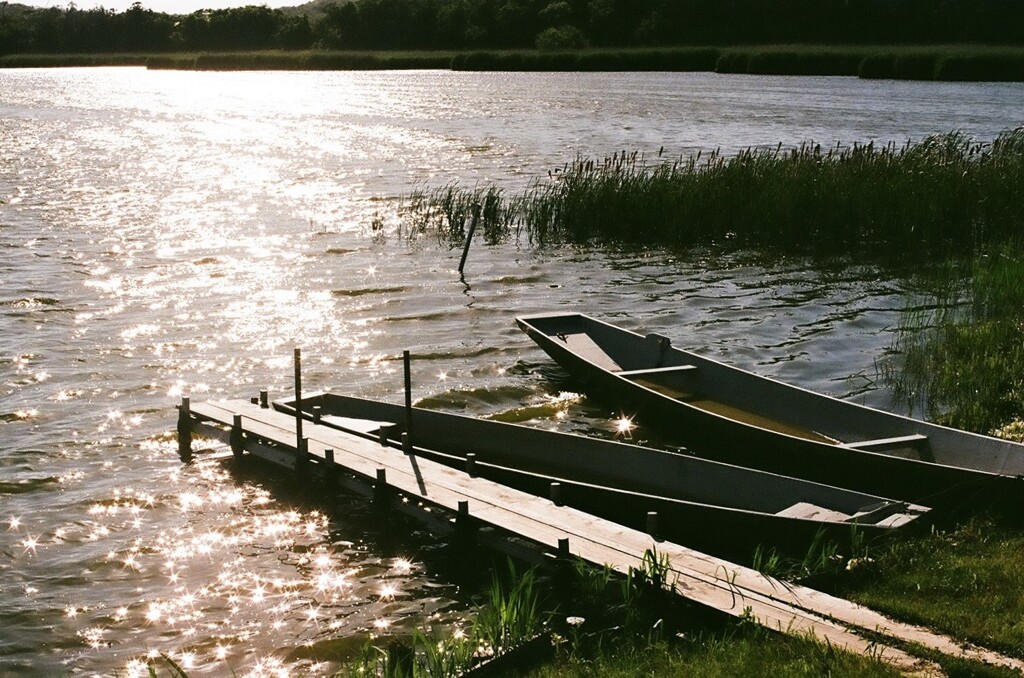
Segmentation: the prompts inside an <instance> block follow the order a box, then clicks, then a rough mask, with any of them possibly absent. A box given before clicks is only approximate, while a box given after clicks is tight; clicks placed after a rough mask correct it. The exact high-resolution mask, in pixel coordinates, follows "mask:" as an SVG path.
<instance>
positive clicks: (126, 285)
mask: <svg viewBox="0 0 1024 678" xmlns="http://www.w3.org/2000/svg"><path fill="white" fill-rule="evenodd" d="M1021 101H1024V86H1022V85H1019V84H1014V85H1010V84H946V83H896V82H871V81H861V80H857V79H851V78H793V77H791V78H764V77H746V76H719V75H714V74H505V73H502V74H488V73H448V72H400V73H376V72H375V73H185V72H181V73H179V72H165V71H159V72H147V71H145V70H142V69H80V70H74V69H67V70H64V69H61V70H24V71H0V675H4V676H8V675H11V676H20V675H24V676H30V675H55V674H60V673H67V674H69V675H118V676H124V675H144V673H145V672H144V666H145V664H144V663H145V661H146V660H147V658H153V657H156V656H158V655H159V654H160V653H165V654H167V655H168V656H170V657H172V658H174V659H175V660H176V661H178V662H179V663H181V664H182V665H184V666H185V667H187V668H188V669H189V672H190V674H191V675H199V676H201V675H218V676H219V675H230V674H231V672H232V671H234V672H236V673H237V675H240V676H245V675H276V674H277V673H279V672H285V673H287V672H292V673H294V672H302V673H304V675H309V676H316V675H323V674H325V673H329V672H330V671H331V670H332V669H334V668H336V666H335V665H331V664H328V663H323V662H317V661H316V658H317V657H318V653H317V652H316V651H315V650H316V649H317V648H320V647H322V646H324V645H327V644H330V643H331V642H332V641H333V640H334V639H338V638H341V639H348V640H350V641H351V643H350V644H351V645H353V646H358V645H359V644H361V643H362V642H363V640H364V639H365V638H367V637H369V636H370V635H372V634H378V635H379V634H389V633H403V632H408V631H409V630H410V629H412V628H416V627H424V626H437V627H439V628H441V629H447V630H451V629H452V628H453V627H454V626H457V625H458V624H459V623H460V619H461V617H462V614H463V611H464V610H465V609H466V607H467V604H468V602H469V601H468V600H467V599H466V596H465V594H464V593H460V591H459V589H458V587H457V585H456V584H455V583H453V582H451V581H448V580H446V579H445V578H444V576H442V575H439V574H438V573H437V572H436V571H435V570H434V569H433V568H431V567H428V565H427V563H428V562H430V561H431V555H430V554H431V553H432V552H433V551H436V550H437V547H436V545H435V544H434V540H433V539H432V537H431V536H430V535H428V534H424V533H420V532H417V531H416V530H410V529H407V528H403V529H402V530H400V531H399V534H398V535H397V537H396V535H395V534H392V533H390V531H389V529H388V528H387V527H385V526H382V525H380V524H378V522H377V521H375V520H372V519H371V518H370V517H369V516H368V512H367V510H366V507H365V506H364V505H362V504H361V503H360V502H358V501H355V500H341V501H339V502H338V503H337V504H329V505H318V504H311V503H310V502H308V501H306V500H304V499H303V498H301V497H298V496H295V495H294V494H293V493H291V492H290V491H289V490H288V488H287V486H282V485H280V484H277V483H275V482H274V480H273V478H271V477H268V476H267V475H266V474H262V475H261V474H260V473H241V472H236V471H234V470H232V469H230V468H229V467H226V466H224V465H223V464H222V463H220V462H219V461H217V460H216V459H213V458H210V457H206V458H200V459H199V460H198V461H197V462H196V463H194V464H192V465H189V466H185V465H182V464H181V463H180V461H179V460H178V458H177V455H176V442H175V439H174V433H173V432H174V425H175V417H176V412H175V410H174V405H175V404H176V403H177V402H178V401H179V399H180V397H181V396H182V395H183V394H184V395H190V396H191V397H192V398H193V400H195V401H199V400H203V399H206V398H215V397H238V396H241V397H250V396H254V395H256V393H257V392H258V390H259V389H260V388H264V387H266V388H269V389H270V390H271V394H272V396H274V395H283V394H284V393H285V392H286V391H287V390H288V388H289V386H290V379H291V366H290V360H291V355H292V348H293V347H295V346H301V347H302V349H303V356H304V375H303V379H304V388H305V390H307V391H310V390H314V389H321V388H331V389H334V390H338V391H341V392H346V393H354V394H358V395H365V396H373V397H381V398H386V399H393V400H398V399H399V398H400V389H401V371H400V362H396V357H400V355H401V351H402V350H403V349H409V350H410V351H411V352H412V353H413V355H414V356H415V358H414V364H413V375H414V376H413V380H414V389H415V392H416V396H417V398H419V399H425V401H426V402H427V403H429V404H431V406H436V407H444V408H450V409H458V410H465V411H469V412H472V413H477V414H495V413H502V412H514V411H516V410H517V409H518V408H522V407H524V406H537V407H538V409H537V410H536V411H537V412H540V413H541V415H542V416H541V417H540V418H539V419H537V420H536V421H534V422H532V423H534V424H536V425H540V426H559V427H561V428H563V429H569V430H585V431H590V432H594V433H599V432H601V431H602V430H604V429H606V428H607V427H609V426H610V417H611V416H612V415H613V414H615V413H611V412H605V411H603V410H602V409H601V408H600V407H599V406H598V405H595V404H593V403H590V402H588V401H586V400H585V399H582V398H581V397H578V396H574V395H573V394H572V393H571V384H570V383H569V382H568V381H567V380H566V379H565V378H564V376H563V375H562V373H561V372H560V371H559V370H558V369H557V368H556V367H554V366H553V365H552V364H551V363H550V362H549V361H548V360H547V359H546V358H545V356H544V355H543V354H542V353H541V352H540V351H539V349H537V348H535V347H534V345H533V344H532V343H531V342H530V341H529V340H528V339H526V337H525V336H524V335H522V334H521V333H520V332H519V331H518V330H516V329H515V327H514V323H513V318H514V317H515V315H516V314H519V313H534V312H544V311H555V310H559V309H573V310H581V311H584V312H587V313H590V314H592V315H595V316H598V317H601V318H604V319H610V320H612V321H614V322H616V323H620V324H622V325H624V326H626V327H628V328H630V329H635V330H640V331H657V332H661V333H663V334H666V335H668V336H670V337H672V338H673V339H674V342H675V343H676V344H677V345H679V346H684V347H692V348H694V349H696V350H698V351H700V352H703V353H705V354H709V355H713V356H716V357H718V358H721V359H723V360H726V361H728V362H731V363H734V364H737V365H740V366H743V367H747V368H751V369H755V370H756V371H758V372H760V373H762V374H767V375H771V376H775V377H778V378H781V379H783V380H786V381H790V382H793V383H797V384H801V385H804V386H807V387H810V388H813V389H816V390H820V391H824V392H827V393H831V394H834V395H838V396H842V397H850V398H855V399H856V400H857V401H858V402H865V403H868V404H872V405H875V406H881V407H893V404H892V403H891V402H890V395H889V393H888V392H886V391H885V389H884V388H881V386H880V385H879V383H878V379H877V373H876V365H877V363H878V362H879V361H880V360H883V359H884V356H885V353H886V349H887V347H888V346H889V345H890V343H891V340H892V332H893V330H894V328H895V327H896V326H897V324H898V322H899V319H900V314H901V311H902V309H904V307H905V306H906V304H907V303H908V300H910V299H911V297H910V296H909V295H908V290H910V289H911V288H912V282H911V281H910V278H909V277H908V274H909V273H911V272H908V271H903V272H892V271H885V270H881V269H878V268H876V267H873V266H870V265H858V264H856V263H851V262H845V263H842V262H841V263H835V262H833V263H830V264H827V265H826V264H821V263H815V262H813V261H808V260H804V259H799V258H788V259H781V260H780V259H774V260H765V259H764V258H763V257H758V256H755V255H754V254H752V253H746V254H743V253H724V252H714V251H699V252H693V253H689V254H680V253H674V254H673V253H666V252H661V251H658V250H646V251H637V250H619V249H609V248H605V249H602V248H570V247H551V248H547V249H544V250H535V249H532V248H530V247H528V246H527V245H526V244H524V243H517V242H510V243H504V244H500V245H495V246H485V245H483V244H482V243H477V244H475V245H474V246H473V249H472V250H471V252H470V255H469V261H468V264H467V270H466V275H465V282H463V281H460V279H459V275H458V273H457V272H456V270H455V269H456V267H457V264H458V258H459V255H460V254H461V252H460V251H454V250H449V249H447V248H445V247H442V246H440V245H438V243H436V242H435V241H433V240H432V239H430V238H426V239H421V240H419V241H415V242H411V243H410V242H408V241H406V240H404V239H402V238H400V237H397V236H396V235H395V228H396V225H395V223H394V222H393V220H392V219H391V217H390V215H391V209H392V204H393V201H392V199H393V198H395V197H396V196H400V195H402V194H404V193H408V192H409V191H412V190H414V189H416V188H419V187H423V186H435V185H441V184H444V183H447V182H449V181H455V180H458V181H460V182H462V183H463V184H464V185H473V184H475V183H478V182H481V183H482V182H497V183H499V184H500V185H501V186H503V187H506V188H507V190H509V191H514V190H516V189H518V188H522V187H524V186H526V185H527V184H528V183H529V182H530V181H532V180H533V179H535V178H538V177H543V176H546V173H547V171H548V170H549V169H553V168H555V167H559V166H561V165H562V164H563V163H565V162H566V161H569V160H572V159H573V158H574V157H576V156H577V155H584V156H588V157H599V158H600V157H604V156H606V155H610V154H612V153H615V152H618V151H621V150H627V151H630V152H632V151H641V152H644V153H646V154H648V156H654V155H656V154H657V153H658V151H659V150H660V149H662V148H664V152H665V153H666V154H668V155H669V156H679V155H689V154H691V153H695V152H696V151H697V150H712V149H715V148H721V149H722V150H723V151H725V152H727V153H728V152H734V151H736V150H739V149H741V148H746V147H748V146H762V145H763V146H774V145H776V144H777V143H780V142H781V143H782V144H784V145H787V146H788V145H796V144H799V143H801V142H803V141H815V142H819V143H822V144H823V145H832V144H835V143H837V142H839V143H852V142H866V141H869V140H875V141H881V142H886V141H896V142H899V143H902V142H904V141H906V140H908V139H912V140H919V139H921V138H922V137H924V136H926V135H929V134H933V133H941V132H948V131H951V130H954V129H960V130H964V131H966V132H968V133H970V134H972V135H974V136H975V137H976V138H978V139H981V140H991V139H992V138H994V136H995V135H996V134H997V133H999V132H1000V131H1003V130H1006V129H1011V128H1013V127H1016V126H1018V125H1020V124H1022V122H1024V121H1022V119H1021V114H1020V102H1021ZM374 215H380V216H382V217H383V218H384V219H385V222H386V223H387V224H388V226H387V229H386V231H385V234H384V236H383V237H372V234H371V232H370V229H369V223H370V220H371V219H372V218H373V217H374ZM560 411H565V412H567V413H568V415H569V416H565V417H561V418H560V417H558V416H556V415H557V414H558V413H559V412H560ZM638 435H640V434H638Z"/></svg>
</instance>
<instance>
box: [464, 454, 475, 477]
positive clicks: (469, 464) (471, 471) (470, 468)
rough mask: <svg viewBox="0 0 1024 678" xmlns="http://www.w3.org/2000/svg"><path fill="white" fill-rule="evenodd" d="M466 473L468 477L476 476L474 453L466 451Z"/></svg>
mask: <svg viewBox="0 0 1024 678" xmlns="http://www.w3.org/2000/svg"><path fill="white" fill-rule="evenodd" d="M466 475H468V476H469V477H470V478H476V453H475V452H467V453H466Z"/></svg>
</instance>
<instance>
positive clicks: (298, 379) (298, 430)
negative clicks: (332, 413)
mask: <svg viewBox="0 0 1024 678" xmlns="http://www.w3.org/2000/svg"><path fill="white" fill-rule="evenodd" d="M295 451H296V452H297V453H301V452H302V349H301V348H296V349H295Z"/></svg>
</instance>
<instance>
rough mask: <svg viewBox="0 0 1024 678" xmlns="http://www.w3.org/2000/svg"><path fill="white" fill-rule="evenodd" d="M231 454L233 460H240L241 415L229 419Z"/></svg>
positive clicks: (241, 450) (241, 449)
mask: <svg viewBox="0 0 1024 678" xmlns="http://www.w3.org/2000/svg"><path fill="white" fill-rule="evenodd" d="M230 441H231V454H233V455H235V459H241V458H242V452H243V448H242V415H240V414H236V415H234V416H232V417H231V436H230Z"/></svg>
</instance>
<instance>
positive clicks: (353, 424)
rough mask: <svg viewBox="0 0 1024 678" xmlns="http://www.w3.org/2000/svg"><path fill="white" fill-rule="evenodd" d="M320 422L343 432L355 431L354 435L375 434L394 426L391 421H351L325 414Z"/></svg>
mask: <svg viewBox="0 0 1024 678" xmlns="http://www.w3.org/2000/svg"><path fill="white" fill-rule="evenodd" d="M322 421H323V422H324V423H325V424H330V425H331V426H333V427H335V428H340V429H342V430H344V431H355V432H356V433H366V434H375V433H377V431H379V430H380V429H381V427H384V426H394V425H395V422H393V421H373V420H371V419H353V418H352V417H339V416H338V415H334V414H325V415H324V416H323V419H322Z"/></svg>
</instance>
